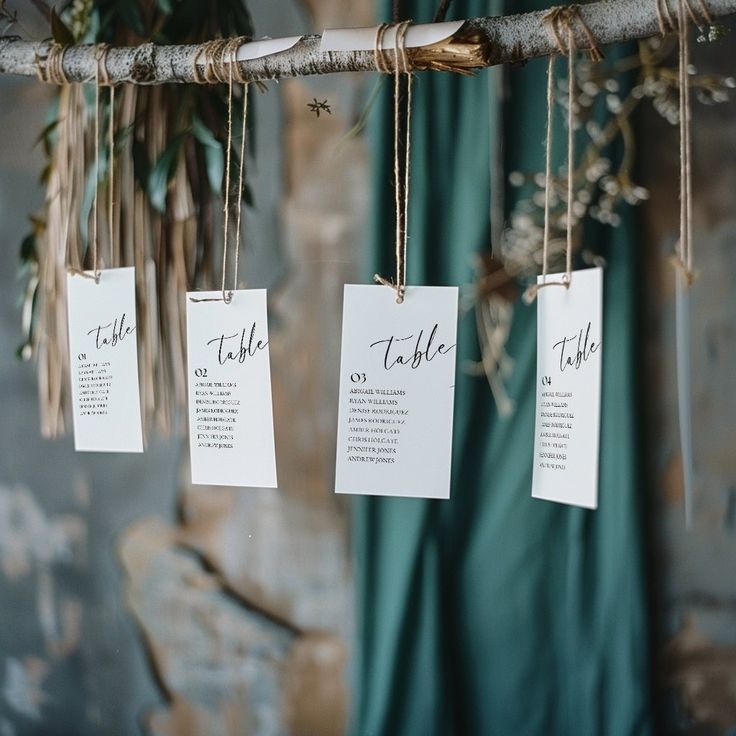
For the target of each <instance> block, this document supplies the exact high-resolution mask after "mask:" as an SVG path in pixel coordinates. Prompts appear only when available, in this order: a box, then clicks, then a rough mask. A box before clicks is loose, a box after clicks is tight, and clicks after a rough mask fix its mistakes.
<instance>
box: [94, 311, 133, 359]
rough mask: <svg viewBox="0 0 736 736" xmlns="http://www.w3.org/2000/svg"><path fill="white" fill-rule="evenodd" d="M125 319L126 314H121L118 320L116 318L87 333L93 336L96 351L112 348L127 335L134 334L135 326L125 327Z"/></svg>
mask: <svg viewBox="0 0 736 736" xmlns="http://www.w3.org/2000/svg"><path fill="white" fill-rule="evenodd" d="M125 317H126V314H125V312H123V314H122V316H121V317H120V319H118V318H117V317H116V318H115V319H114V320H113V321H112V322H108V323H107V324H106V325H98V326H97V327H94V328H92V329H91V330H90V331H89V332H88V333H87V334H88V335H94V336H95V347H96V348H97V349H98V350H99V349H100V348H104V347H108V346H109V347H111V348H114V347H115V346H116V345H118V344H119V343H121V342H122V341H123V340H125V338H126V337H128V335H132V334H133V333H134V332H135V325H126V324H125Z"/></svg>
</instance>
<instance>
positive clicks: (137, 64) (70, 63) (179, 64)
mask: <svg viewBox="0 0 736 736" xmlns="http://www.w3.org/2000/svg"><path fill="white" fill-rule="evenodd" d="M665 1H666V0H665ZM698 6H699V3H694V7H695V8H696V9H697V8H698ZM707 6H708V9H709V11H710V14H711V16H712V17H713V18H719V17H722V16H725V15H729V14H731V13H736V0H707ZM673 7H674V6H673ZM546 12H547V11H536V12H533V13H524V14H522V15H508V16H499V17H488V18H473V19H470V20H467V21H466V22H465V23H464V25H463V26H462V28H461V29H460V30H459V31H458V32H457V34H455V36H454V37H453V39H451V40H449V41H448V42H445V43H444V54H445V56H443V48H441V46H442V45H440V44H436V45H435V46H433V47H427V49H428V50H432V49H434V51H436V53H437V54H438V58H440V59H442V58H446V54H447V51H448V49H451V48H452V44H453V42H458V41H460V42H464V43H468V39H473V40H474V41H477V42H479V43H481V44H482V45H483V47H484V54H483V58H482V60H479V61H477V62H476V63H474V65H473V67H470V68H481V67H485V66H493V65H496V64H504V63H518V62H522V61H525V60H527V59H532V58H535V57H539V56H546V55H548V54H550V53H553V52H555V51H556V50H557V48H556V46H555V44H554V42H553V39H552V38H551V36H550V35H549V33H548V31H547V29H546V27H545V24H544V22H543V17H544V15H545V13H546ZM672 13H673V14H675V11H674V9H673V10H672ZM580 15H581V16H582V17H583V19H584V20H585V22H586V24H587V25H588V27H589V28H590V30H591V32H592V33H593V35H594V37H595V38H596V39H597V41H598V44H599V45H600V46H604V45H606V44H610V43H617V42H620V41H629V40H633V39H637V38H646V37H648V36H653V35H655V34H657V33H659V25H658V22H657V12H656V2H655V0H601V1H599V2H595V3H591V4H587V5H583V6H581V7H580ZM575 31H576V39H575V40H576V44H577V46H578V48H586V45H587V41H586V38H585V36H584V34H583V32H582V29H581V28H576V29H575ZM49 45H50V42H49V41H41V42H32V41H23V40H19V39H15V38H6V39H0V73H2V74H18V75H24V76H35V75H36V62H37V59H39V58H41V59H43V58H45V57H46V56H47V54H48V48H49ZM197 49H198V46H196V45H187V46H156V45H154V44H152V43H148V44H144V45H142V46H135V47H116V48H112V49H110V51H109V52H108V56H107V69H108V74H109V78H110V81H111V82H113V83H118V82H132V83H136V84H166V83H170V82H193V81H195V77H194V68H193V66H194V59H195V55H196V53H197ZM423 53H424V54H426V53H427V51H423ZM430 55H431V53H430ZM239 64H240V67H241V70H242V73H243V76H244V77H245V78H246V79H248V80H250V81H257V80H268V79H282V78H287V77H302V76H308V75H313V74H331V73H333V72H359V71H375V68H376V67H375V62H374V57H373V52H372V51H353V52H322V51H320V36H317V35H310V36H303V37H302V38H301V39H300V40H299V41H298V42H297V44H296V45H295V46H293V47H291V48H290V49H288V50H286V51H282V52H280V53H277V54H272V55H270V56H266V57H262V58H259V59H251V60H248V61H241V62H239ZM430 66H431V64H430ZM95 67H96V60H95V50H94V47H93V46H90V45H76V46H69V47H68V48H67V49H66V52H65V54H64V72H65V75H66V77H67V79H68V80H69V81H71V82H83V81H89V80H90V79H94V75H95ZM466 68H469V67H466Z"/></svg>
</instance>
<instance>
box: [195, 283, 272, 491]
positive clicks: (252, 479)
mask: <svg viewBox="0 0 736 736" xmlns="http://www.w3.org/2000/svg"><path fill="white" fill-rule="evenodd" d="M221 296H222V294H221V292H192V293H190V294H188V295H187V297H188V298H187V346H188V356H189V357H188V371H189V381H188V383H189V447H190V454H191V464H192V483H198V484H204V485H223V486H255V487H260V488H275V487H276V457H275V451H274V435H273V409H272V404H271V367H270V361H269V352H268V324H267V321H266V291H265V289H248V290H239V291H234V292H233V296H232V300H231V301H230V303H229V304H226V303H225V302H224V301H222V300H221V299H218V297H221Z"/></svg>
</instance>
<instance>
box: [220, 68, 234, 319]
mask: <svg viewBox="0 0 736 736" xmlns="http://www.w3.org/2000/svg"><path fill="white" fill-rule="evenodd" d="M232 68H233V65H232V64H231V65H230V73H229V75H228V87H227V153H226V154H225V204H224V219H223V224H222V240H223V245H222V301H224V302H225V304H229V303H230V300H231V299H232V292H230V293H228V292H226V291H225V279H226V277H227V252H228V249H229V245H230V243H229V235H230V233H229V232H228V228H229V224H230V159H231V149H232V147H233V72H232Z"/></svg>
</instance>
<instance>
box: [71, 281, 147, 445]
mask: <svg viewBox="0 0 736 736" xmlns="http://www.w3.org/2000/svg"><path fill="white" fill-rule="evenodd" d="M88 273H89V275H90V276H92V272H91V271H90V272H88ZM67 300H68V309H69V359H70V366H71V380H72V410H73V415H74V447H75V449H76V450H77V451H78V452H79V451H88V452H143V433H142V429H141V405H140V396H139V391H138V344H137V339H136V337H137V331H136V311H135V269H133V268H108V269H105V270H104V271H102V272H101V273H100V279H99V283H95V281H94V279H92V278H84V276H80V275H79V274H71V273H70V274H68V275H67Z"/></svg>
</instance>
